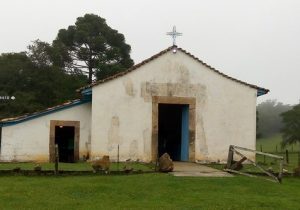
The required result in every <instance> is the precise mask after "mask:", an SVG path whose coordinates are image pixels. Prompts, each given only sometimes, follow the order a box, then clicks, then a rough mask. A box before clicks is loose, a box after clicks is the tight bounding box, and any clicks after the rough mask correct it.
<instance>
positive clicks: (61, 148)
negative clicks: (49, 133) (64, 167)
mask: <svg viewBox="0 0 300 210" xmlns="http://www.w3.org/2000/svg"><path fill="white" fill-rule="evenodd" d="M74 137H75V127H74V126H55V144H57V145H58V154H59V162H66V163H73V162H74Z"/></svg>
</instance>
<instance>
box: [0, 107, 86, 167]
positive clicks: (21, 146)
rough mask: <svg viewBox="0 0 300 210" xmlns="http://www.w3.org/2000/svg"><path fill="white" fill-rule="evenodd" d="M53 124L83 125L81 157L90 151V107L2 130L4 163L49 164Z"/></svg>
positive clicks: (1, 153) (77, 108)
mask: <svg viewBox="0 0 300 210" xmlns="http://www.w3.org/2000/svg"><path fill="white" fill-rule="evenodd" d="M50 120H66V121H80V139H79V157H80V158H82V156H83V155H86V154H87V152H88V149H89V147H90V140H91V136H90V133H91V132H90V127H91V126H90V124H91V103H86V104H82V105H78V106H74V107H71V108H67V109H64V110H61V111H58V112H54V113H52V114H48V115H45V116H42V117H38V118H35V119H32V120H28V121H25V122H23V123H19V124H16V125H11V126H7V127H3V128H2V145H1V151H0V160H1V161H12V160H13V161H37V162H39V161H40V162H44V161H49V137H50V136H49V135H50Z"/></svg>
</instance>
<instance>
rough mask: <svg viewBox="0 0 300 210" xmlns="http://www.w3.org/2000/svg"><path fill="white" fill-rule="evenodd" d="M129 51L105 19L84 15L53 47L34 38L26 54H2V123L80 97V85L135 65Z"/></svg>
mask: <svg viewBox="0 0 300 210" xmlns="http://www.w3.org/2000/svg"><path fill="white" fill-rule="evenodd" d="M130 50H131V47H130V45H128V44H126V43H125V38H124V35H123V34H121V33H119V32H118V31H117V30H114V29H112V28H110V27H109V26H108V25H107V24H106V21H105V19H103V18H101V17H99V16H97V15H94V14H86V15H85V16H84V17H79V18H77V21H76V23H75V25H70V26H69V27H68V28H67V29H61V30H59V32H58V34H57V37H56V38H55V39H54V40H53V42H52V43H51V44H49V43H46V42H43V41H40V40H35V41H33V42H32V44H30V45H29V46H28V50H27V51H26V52H18V53H2V54H0V119H1V118H6V117H12V116H17V115H21V114H25V113H31V112H35V111H38V110H41V109H44V108H46V107H49V106H54V105H57V104H59V103H62V102H64V101H66V100H70V99H74V98H78V97H79V95H78V94H76V92H75V90H76V89H78V88H79V87H82V86H84V85H87V84H88V83H91V82H93V80H97V79H103V78H106V77H108V76H111V75H113V74H116V73H118V72H120V71H123V70H125V69H127V68H129V67H131V66H132V65H133V60H132V59H131V58H130ZM12 96H14V97H15V100H12V99H7V98H6V97H12Z"/></svg>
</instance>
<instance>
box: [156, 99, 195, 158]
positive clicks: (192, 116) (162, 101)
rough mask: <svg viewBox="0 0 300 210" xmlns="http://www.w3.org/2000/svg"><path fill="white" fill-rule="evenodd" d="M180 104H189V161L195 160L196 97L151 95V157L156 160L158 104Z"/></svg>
mask: <svg viewBox="0 0 300 210" xmlns="http://www.w3.org/2000/svg"><path fill="white" fill-rule="evenodd" d="M159 104H182V105H189V161H190V162H195V130H196V123H195V119H196V99H195V98H192V97H173V96H152V146H151V150H152V152H151V154H152V155H151V159H152V161H156V160H157V158H158V157H157V155H158V105H159Z"/></svg>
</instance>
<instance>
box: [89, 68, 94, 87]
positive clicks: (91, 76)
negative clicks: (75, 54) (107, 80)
mask: <svg viewBox="0 0 300 210" xmlns="http://www.w3.org/2000/svg"><path fill="white" fill-rule="evenodd" d="M92 82H93V68H92V67H90V66H89V84H92Z"/></svg>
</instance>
